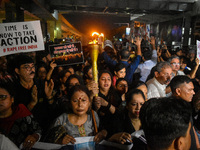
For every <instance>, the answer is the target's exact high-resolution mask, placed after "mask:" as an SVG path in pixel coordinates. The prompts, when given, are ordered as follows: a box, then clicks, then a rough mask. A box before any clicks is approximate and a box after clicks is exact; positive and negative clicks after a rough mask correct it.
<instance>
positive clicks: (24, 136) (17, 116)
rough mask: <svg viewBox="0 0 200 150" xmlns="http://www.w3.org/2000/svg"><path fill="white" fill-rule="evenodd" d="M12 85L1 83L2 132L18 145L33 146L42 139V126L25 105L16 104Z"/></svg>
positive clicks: (0, 123) (0, 127)
mask: <svg viewBox="0 0 200 150" xmlns="http://www.w3.org/2000/svg"><path fill="white" fill-rule="evenodd" d="M12 87H13V86H12V85H8V84H7V83H6V84H5V83H3V82H1V83H0V133H2V134H4V135H5V136H7V137H8V138H9V139H10V140H11V141H12V142H13V143H15V144H16V145H17V146H18V147H19V146H20V144H22V147H23V148H24V149H31V147H32V146H33V145H34V144H35V143H36V142H37V141H38V140H39V139H40V136H41V128H40V126H39V124H38V123H37V121H36V120H35V118H34V117H33V115H32V114H31V112H30V111H29V110H28V109H27V108H26V107H25V106H24V105H23V104H19V105H17V106H14V105H13V103H14V91H13V89H12Z"/></svg>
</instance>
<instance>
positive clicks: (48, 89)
mask: <svg viewBox="0 0 200 150" xmlns="http://www.w3.org/2000/svg"><path fill="white" fill-rule="evenodd" d="M53 88H54V82H53V80H52V79H51V80H50V82H49V84H47V81H46V82H45V88H44V91H45V94H46V97H47V98H48V99H49V98H50V97H51V94H52V92H53Z"/></svg>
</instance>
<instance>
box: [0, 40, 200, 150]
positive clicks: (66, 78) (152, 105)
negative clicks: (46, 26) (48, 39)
mask: <svg viewBox="0 0 200 150" xmlns="http://www.w3.org/2000/svg"><path fill="white" fill-rule="evenodd" d="M156 43H157V42H156V39H155V37H151V38H150V39H149V41H148V40H147V41H146V40H144V39H142V38H140V37H136V38H135V39H134V42H133V43H130V42H129V41H128V40H127V39H126V38H125V37H123V39H122V42H120V41H115V42H112V41H110V40H106V41H105V42H104V47H101V48H100V49H99V56H98V83H95V81H94V80H93V74H92V62H91V58H90V55H89V47H85V48H84V49H83V53H84V63H81V64H76V65H68V64H66V66H58V65H57V64H56V62H55V61H52V58H51V55H50V53H49V51H48V46H46V49H45V50H44V51H39V52H29V53H23V54H15V55H9V56H2V57H0V139H1V141H3V142H2V144H1V146H2V148H3V147H6V148H7V149H13V150H14V149H18V148H20V147H23V148H24V149H31V147H32V146H33V145H34V144H35V143H36V142H38V141H42V142H48V143H57V144H68V143H72V144H74V143H75V142H76V140H75V138H76V137H84V136H94V141H95V142H96V143H99V142H100V141H102V140H103V139H104V140H108V141H111V142H116V143H120V144H125V143H127V142H132V143H134V146H133V149H146V147H147V146H148V147H149V148H150V149H152V150H155V149H164V148H169V149H170V148H172V147H173V148H174V149H182V148H183V147H186V149H191V150H195V149H198V148H200V145H199V140H200V116H199V115H200V114H199V113H200V111H199V109H200V105H199V104H200V98H199V97H200V96H199V95H200V70H199V69H198V68H199V60H198V58H196V51H195V50H194V49H188V50H187V51H183V50H182V49H181V48H177V49H176V51H175V52H173V53H172V52H170V50H169V49H168V47H167V45H164V44H163V45H157V44H156ZM97 95H98V96H97ZM141 129H143V131H144V134H145V135H144V138H145V139H146V140H147V144H146V143H145V142H140V141H138V139H133V138H132V137H131V134H132V133H134V132H135V131H139V130H141ZM10 143H12V144H10ZM13 143H14V144H13Z"/></svg>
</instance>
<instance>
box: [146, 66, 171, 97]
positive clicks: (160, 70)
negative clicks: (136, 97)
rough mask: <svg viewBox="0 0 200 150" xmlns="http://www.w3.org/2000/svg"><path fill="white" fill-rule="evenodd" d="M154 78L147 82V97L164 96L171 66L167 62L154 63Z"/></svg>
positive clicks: (169, 78)
mask: <svg viewBox="0 0 200 150" xmlns="http://www.w3.org/2000/svg"><path fill="white" fill-rule="evenodd" d="M154 75H155V76H154V78H153V79H150V80H149V81H148V82H147V87H148V93H147V98H148V99H150V98H155V97H166V86H167V85H168V84H169V83H170V80H171V76H172V67H171V65H170V64H169V63H168V62H160V63H158V64H157V65H156V71H155V73H154Z"/></svg>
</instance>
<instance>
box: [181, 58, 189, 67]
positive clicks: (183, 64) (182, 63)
mask: <svg viewBox="0 0 200 150" xmlns="http://www.w3.org/2000/svg"><path fill="white" fill-rule="evenodd" d="M180 63H181V65H180V69H185V67H186V66H187V64H186V63H184V62H183V59H181V62H180Z"/></svg>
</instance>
